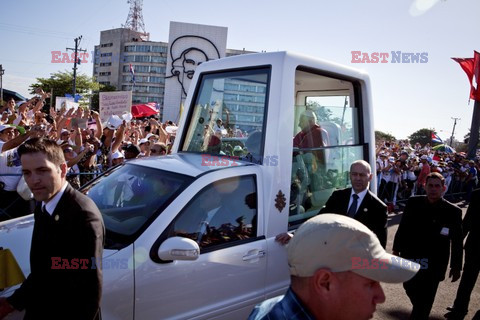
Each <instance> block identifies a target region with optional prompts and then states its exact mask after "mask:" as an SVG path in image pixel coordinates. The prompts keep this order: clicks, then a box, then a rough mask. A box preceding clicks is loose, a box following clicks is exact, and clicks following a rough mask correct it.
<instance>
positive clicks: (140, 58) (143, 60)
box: [135, 56, 150, 62]
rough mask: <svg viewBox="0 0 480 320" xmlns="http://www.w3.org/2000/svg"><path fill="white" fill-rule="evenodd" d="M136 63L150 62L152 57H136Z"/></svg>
mask: <svg viewBox="0 0 480 320" xmlns="http://www.w3.org/2000/svg"><path fill="white" fill-rule="evenodd" d="M135 62H150V56H135Z"/></svg>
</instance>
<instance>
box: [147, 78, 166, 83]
mask: <svg viewBox="0 0 480 320" xmlns="http://www.w3.org/2000/svg"><path fill="white" fill-rule="evenodd" d="M150 82H152V83H165V78H163V77H150Z"/></svg>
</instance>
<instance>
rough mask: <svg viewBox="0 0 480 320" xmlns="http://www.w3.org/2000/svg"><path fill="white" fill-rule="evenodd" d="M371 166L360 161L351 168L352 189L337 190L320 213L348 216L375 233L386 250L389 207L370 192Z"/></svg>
mask: <svg viewBox="0 0 480 320" xmlns="http://www.w3.org/2000/svg"><path fill="white" fill-rule="evenodd" d="M372 177H373V175H372V170H371V168H370V164H369V163H368V162H366V161H363V160H358V161H355V162H353V163H352V165H351V166H350V181H351V183H352V187H351V188H346V189H342V190H337V191H335V192H333V193H332V195H331V196H330V198H328V200H327V203H326V204H325V206H324V207H323V208H322V209H321V210H320V213H337V214H343V215H348V216H350V217H352V218H354V219H356V220H358V221H360V222H361V223H363V224H364V225H365V226H367V227H368V228H369V229H370V230H372V231H373V233H375V234H376V235H377V237H378V239H379V240H380V243H381V245H382V246H383V247H384V248H385V247H386V244H387V218H388V214H387V206H386V205H385V203H383V202H382V200H380V199H378V198H377V197H376V196H375V194H373V193H372V192H370V190H368V186H369V184H370V181H371V180H372Z"/></svg>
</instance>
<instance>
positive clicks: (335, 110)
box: [295, 94, 359, 146]
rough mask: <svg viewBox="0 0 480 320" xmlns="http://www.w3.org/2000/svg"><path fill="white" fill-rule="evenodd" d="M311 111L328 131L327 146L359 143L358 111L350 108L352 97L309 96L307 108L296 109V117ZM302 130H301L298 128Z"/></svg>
mask: <svg viewBox="0 0 480 320" xmlns="http://www.w3.org/2000/svg"><path fill="white" fill-rule="evenodd" d="M306 109H309V110H312V111H314V112H315V115H316V117H317V123H318V124H319V125H320V127H322V128H323V129H325V131H327V134H328V138H327V139H326V140H327V145H329V146H333V145H353V144H358V143H359V138H358V117H357V109H356V108H352V107H350V96H349V95H348V94H347V95H345V94H343V95H335V96H307V97H306V106H305V107H303V108H302V107H300V106H297V107H296V108H295V110H296V115H297V116H298V117H300V114H301V112H303V111H304V110H306ZM298 130H300V128H298Z"/></svg>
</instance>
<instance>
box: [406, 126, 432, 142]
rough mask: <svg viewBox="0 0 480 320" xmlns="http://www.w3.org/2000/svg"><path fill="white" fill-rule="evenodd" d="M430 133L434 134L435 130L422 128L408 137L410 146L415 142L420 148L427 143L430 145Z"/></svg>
mask: <svg viewBox="0 0 480 320" xmlns="http://www.w3.org/2000/svg"><path fill="white" fill-rule="evenodd" d="M432 132H435V130H434V129H427V128H423V129H420V130H417V131H415V132H414V133H412V134H411V135H410V136H408V139H410V143H411V145H412V146H413V145H415V143H417V142H418V143H420V144H421V145H422V146H424V145H426V144H427V143H430V144H432Z"/></svg>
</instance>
